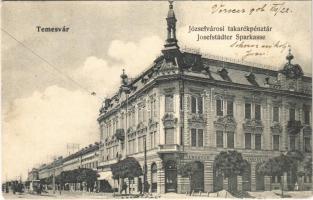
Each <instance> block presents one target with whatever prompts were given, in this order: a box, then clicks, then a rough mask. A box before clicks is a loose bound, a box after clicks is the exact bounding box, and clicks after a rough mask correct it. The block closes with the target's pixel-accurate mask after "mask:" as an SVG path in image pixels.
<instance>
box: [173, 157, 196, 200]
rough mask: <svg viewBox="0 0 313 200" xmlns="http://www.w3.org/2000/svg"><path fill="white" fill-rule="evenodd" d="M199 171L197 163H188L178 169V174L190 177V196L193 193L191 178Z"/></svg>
mask: <svg viewBox="0 0 313 200" xmlns="http://www.w3.org/2000/svg"><path fill="white" fill-rule="evenodd" d="M198 170H199V166H198V163H196V162H188V163H185V164H184V165H181V166H180V168H179V169H178V172H179V173H180V174H181V176H182V177H188V179H189V185H190V188H189V194H190V195H191V193H192V187H191V185H192V184H191V177H192V176H193V175H194V174H195V173H196V172H197V171H198Z"/></svg>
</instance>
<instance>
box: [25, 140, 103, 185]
mask: <svg viewBox="0 0 313 200" xmlns="http://www.w3.org/2000/svg"><path fill="white" fill-rule="evenodd" d="M98 156H99V143H98V142H95V143H94V144H90V145H88V146H87V147H84V148H82V149H81V150H79V151H77V152H75V153H73V154H70V155H68V156H66V157H64V158H63V157H62V156H60V157H58V158H57V159H54V160H53V161H52V162H51V163H46V164H42V165H41V166H40V167H39V168H38V169H36V168H34V169H32V171H31V172H29V173H28V178H27V179H28V180H35V179H34V178H35V177H36V178H37V179H36V180H38V179H39V180H48V179H51V178H52V177H53V176H54V177H56V176H58V175H59V174H61V172H63V171H70V170H75V169H79V168H88V169H93V170H97V166H98V160H99V158H98ZM49 182H50V181H49ZM69 188H72V189H74V188H75V186H74V184H70V185H69ZM77 188H78V187H77Z"/></svg>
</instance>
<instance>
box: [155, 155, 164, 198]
mask: <svg viewBox="0 0 313 200" xmlns="http://www.w3.org/2000/svg"><path fill="white" fill-rule="evenodd" d="M157 166H158V175H157V178H158V180H157V183H158V193H159V194H163V193H165V172H164V168H163V167H162V162H161V161H159V162H157Z"/></svg>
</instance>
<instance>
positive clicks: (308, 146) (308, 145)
mask: <svg viewBox="0 0 313 200" xmlns="http://www.w3.org/2000/svg"><path fill="white" fill-rule="evenodd" d="M304 151H305V152H311V151H312V149H311V138H310V137H304Z"/></svg>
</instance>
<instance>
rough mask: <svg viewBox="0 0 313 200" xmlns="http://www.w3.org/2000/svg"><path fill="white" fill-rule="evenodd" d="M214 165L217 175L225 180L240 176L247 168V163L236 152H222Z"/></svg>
mask: <svg viewBox="0 0 313 200" xmlns="http://www.w3.org/2000/svg"><path fill="white" fill-rule="evenodd" d="M214 165H215V166H214V167H215V168H216V169H217V173H219V174H223V175H224V177H225V178H228V177H232V176H238V175H239V176H241V175H242V174H243V173H244V171H245V170H246V168H247V167H248V162H247V161H246V160H244V159H243V157H242V155H241V153H239V152H237V151H227V152H225V151H222V152H220V153H219V154H218V155H217V156H216V158H215V161H214Z"/></svg>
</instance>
